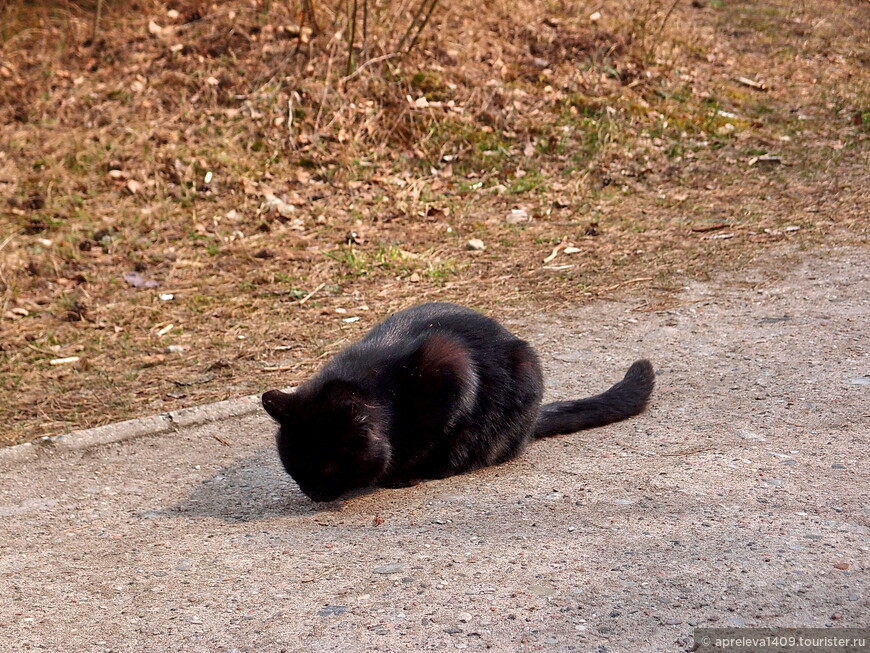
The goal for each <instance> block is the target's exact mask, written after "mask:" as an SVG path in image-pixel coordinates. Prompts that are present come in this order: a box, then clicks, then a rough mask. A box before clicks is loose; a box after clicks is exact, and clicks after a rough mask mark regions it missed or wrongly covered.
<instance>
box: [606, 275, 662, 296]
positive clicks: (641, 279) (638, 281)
mask: <svg viewBox="0 0 870 653" xmlns="http://www.w3.org/2000/svg"><path fill="white" fill-rule="evenodd" d="M652 279H653V278H652V277H638V278H637V279H629V280H628V281H621V282H620V283H618V284H616V285H614V286H608V287H607V288H602V289H601V290H599V291H598V292H600V293H601V292H610V291H611V290H616V289H617V288H622V286H627V285H628V284H630V283H641V282H642V281H652Z"/></svg>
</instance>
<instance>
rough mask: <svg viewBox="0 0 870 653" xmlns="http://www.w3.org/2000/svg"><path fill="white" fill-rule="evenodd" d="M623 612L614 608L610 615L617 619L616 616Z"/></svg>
mask: <svg viewBox="0 0 870 653" xmlns="http://www.w3.org/2000/svg"><path fill="white" fill-rule="evenodd" d="M621 614H622V613H621V612H620V611H619V610H614V611H613V612H611V613H610V616H611V617H613V618H614V619H615V618H616V617H618V616H619V615H621Z"/></svg>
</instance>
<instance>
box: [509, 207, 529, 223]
mask: <svg viewBox="0 0 870 653" xmlns="http://www.w3.org/2000/svg"><path fill="white" fill-rule="evenodd" d="M505 222H507V223H508V224H520V223H521V222H531V218H530V217H529V212H528V211H526V210H525V209H511V212H510V213H508V214H507V217H506V218H505Z"/></svg>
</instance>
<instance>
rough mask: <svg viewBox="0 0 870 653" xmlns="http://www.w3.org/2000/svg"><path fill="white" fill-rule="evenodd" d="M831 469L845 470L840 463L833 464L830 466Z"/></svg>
mask: <svg viewBox="0 0 870 653" xmlns="http://www.w3.org/2000/svg"><path fill="white" fill-rule="evenodd" d="M831 469H846V466H845V465H843V464H841V463H834V464H833V465H831Z"/></svg>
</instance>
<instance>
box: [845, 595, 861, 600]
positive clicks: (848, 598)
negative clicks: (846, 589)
mask: <svg viewBox="0 0 870 653" xmlns="http://www.w3.org/2000/svg"><path fill="white" fill-rule="evenodd" d="M846 600H847V601H857V600H858V595H857V594H850V595H849V596H847V597H846Z"/></svg>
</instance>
